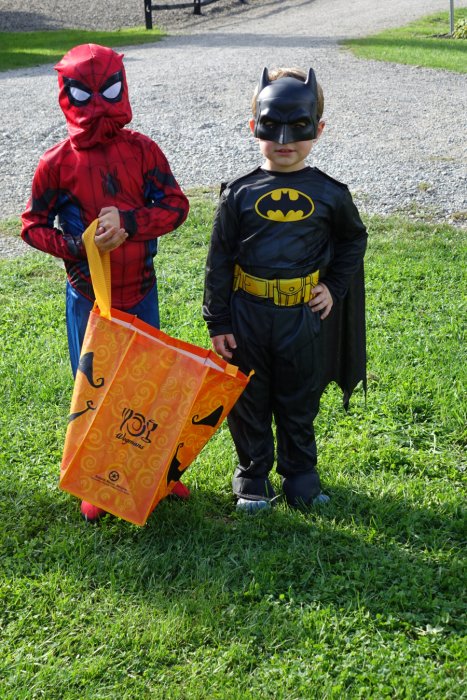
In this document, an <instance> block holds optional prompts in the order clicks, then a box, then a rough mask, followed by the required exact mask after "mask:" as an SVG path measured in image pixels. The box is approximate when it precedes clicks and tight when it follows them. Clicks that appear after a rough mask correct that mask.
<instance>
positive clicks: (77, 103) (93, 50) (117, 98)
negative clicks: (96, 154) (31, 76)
mask: <svg viewBox="0 0 467 700" xmlns="http://www.w3.org/2000/svg"><path fill="white" fill-rule="evenodd" d="M122 59H123V54H117V53H115V51H112V49H109V48H107V47H105V46H98V45H97V44H83V45H82V46H75V48H74V49H71V51H69V52H68V53H67V54H65V56H64V57H63V58H62V60H61V61H59V63H57V65H56V66H55V70H56V71H57V72H58V84H59V87H60V93H59V102H60V107H61V108H62V111H63V113H64V115H65V118H66V121H67V126H68V134H69V136H70V140H71V142H72V144H73V147H74V148H77V149H82V148H92V147H93V146H96V145H98V144H102V143H106V142H107V141H110V139H112V138H113V137H114V136H115V135H116V134H117V133H118V132H119V131H120V129H122V128H123V127H124V126H125V124H128V122H130V121H131V117H132V113H131V106H130V103H129V100H128V86H127V83H126V76H125V68H124V66H123V60H122Z"/></svg>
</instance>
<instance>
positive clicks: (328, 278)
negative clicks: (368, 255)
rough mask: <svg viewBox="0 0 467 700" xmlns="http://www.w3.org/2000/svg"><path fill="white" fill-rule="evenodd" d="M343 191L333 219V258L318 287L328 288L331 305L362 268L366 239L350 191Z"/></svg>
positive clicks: (363, 227)
mask: <svg viewBox="0 0 467 700" xmlns="http://www.w3.org/2000/svg"><path fill="white" fill-rule="evenodd" d="M342 187H343V192H342V198H341V200H340V203H339V205H338V206H337V207H336V211H335V216H334V225H333V229H334V233H333V248H334V254H333V258H332V260H331V263H330V265H329V267H328V268H327V270H326V273H325V275H324V277H323V278H322V279H321V280H320V285H321V286H326V287H327V289H328V290H329V292H330V293H331V295H332V298H333V300H334V301H335V300H336V299H342V298H343V297H344V296H345V294H346V292H347V289H348V286H349V284H350V280H351V279H352V276H353V275H354V274H355V273H356V272H357V270H358V269H359V268H360V266H361V264H362V261H363V257H364V255H365V250H366V245H367V238H368V234H367V231H366V228H365V225H364V224H363V222H362V220H361V218H360V215H359V213H358V210H357V207H356V206H355V204H354V203H353V200H352V196H351V194H350V192H349V190H348V189H347V187H345V186H342ZM318 286H319V285H317V287H316V289H318Z"/></svg>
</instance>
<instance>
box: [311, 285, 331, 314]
mask: <svg viewBox="0 0 467 700" xmlns="http://www.w3.org/2000/svg"><path fill="white" fill-rule="evenodd" d="M333 304H334V302H333V300H332V296H331V292H330V291H329V289H328V288H327V287H326V285H325V284H323V283H322V282H321V283H320V284H317V285H316V287H315V288H314V289H313V299H310V301H309V302H308V306H309V307H310V309H311V310H312V311H314V312H316V311H321V312H322V313H321V314H320V318H321V320H324V319H325V318H327V316H329V314H330V313H331V309H332V305H333Z"/></svg>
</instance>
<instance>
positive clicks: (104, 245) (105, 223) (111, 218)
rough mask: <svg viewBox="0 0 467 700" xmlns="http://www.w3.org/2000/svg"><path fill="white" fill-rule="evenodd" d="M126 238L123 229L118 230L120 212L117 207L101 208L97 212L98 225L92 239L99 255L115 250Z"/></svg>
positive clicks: (126, 235) (126, 234)
mask: <svg viewBox="0 0 467 700" xmlns="http://www.w3.org/2000/svg"><path fill="white" fill-rule="evenodd" d="M127 238H128V233H127V232H126V231H125V229H123V228H120V212H119V211H118V209H117V207H103V208H102V209H101V210H100V212H99V225H98V227H97V232H96V236H95V238H94V240H95V243H96V246H97V247H98V249H99V251H100V252H101V253H106V252H109V251H111V250H115V249H116V248H118V247H119V246H121V245H122V243H124V242H125V241H126V239H127Z"/></svg>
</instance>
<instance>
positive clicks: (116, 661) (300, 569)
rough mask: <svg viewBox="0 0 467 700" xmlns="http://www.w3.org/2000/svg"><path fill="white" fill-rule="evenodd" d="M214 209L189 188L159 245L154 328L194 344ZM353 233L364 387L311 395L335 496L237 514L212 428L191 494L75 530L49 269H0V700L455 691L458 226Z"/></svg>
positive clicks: (63, 367)
mask: <svg viewBox="0 0 467 700" xmlns="http://www.w3.org/2000/svg"><path fill="white" fill-rule="evenodd" d="M212 214H213V202H212V200H211V198H210V196H209V195H202V194H200V193H198V194H197V195H196V196H194V197H193V198H192V211H191V214H190V217H189V219H188V222H187V223H186V224H185V225H184V226H183V227H182V228H181V229H180V230H179V231H178V232H176V233H174V234H170V235H169V236H166V237H164V238H163V239H162V240H161V244H160V253H159V255H158V271H159V293H160V298H161V318H162V327H163V330H165V331H166V332H168V333H171V334H173V335H176V336H179V337H181V338H183V339H185V340H188V341H190V342H195V343H199V344H201V345H205V346H207V344H208V337H207V333H206V330H205V327H204V323H203V321H202V319H201V314H200V305H201V296H202V285H203V279H202V278H203V267H204V261H205V256H206V250H207V242H208V236H209V231H210V224H211V220H212ZM367 223H368V225H369V233H370V244H369V250H368V254H367V260H366V273H367V290H368V295H367V298H368V351H369V367H368V370H369V391H368V397H367V400H366V402H365V399H364V396H363V393H362V392H361V390H360V391H357V393H356V395H355V396H354V397H353V399H352V401H351V410H350V413H349V414H345V412H344V411H343V410H342V408H341V404H340V397H339V394H338V391H337V389H336V388H335V387H329V389H328V391H327V392H326V394H325V397H324V399H323V401H322V409H321V412H320V415H319V418H318V420H317V425H316V429H317V434H318V449H319V455H320V471H321V475H322V479H323V482H324V484H325V489H326V492H327V493H329V494H330V495H331V497H332V500H331V503H330V504H329V505H328V506H326V507H321V508H320V509H316V510H314V511H313V512H311V513H309V514H303V513H299V512H292V511H291V510H288V509H287V508H286V507H285V506H284V505H283V504H279V505H278V506H277V507H276V508H275V509H274V510H273V511H272V512H271V513H269V514H259V515H257V516H255V517H248V516H244V515H243V516H242V515H238V514H236V513H235V511H234V506H233V500H232V497H231V494H230V479H231V475H232V470H233V466H234V464H235V456H234V451H233V448H232V443H231V440H230V436H229V434H228V430H227V428H226V426H225V425H224V426H222V427H221V429H220V430H219V431H218V432H217V433H216V435H215V436H214V438H213V439H212V440H211V441H210V442H209V443H208V445H207V446H206V447H205V449H204V450H203V451H202V453H201V454H200V456H199V457H198V458H197V460H196V461H195V463H194V464H193V465H192V466H191V467H190V468H189V470H188V472H187V473H186V476H185V478H184V481H185V483H187V484H188V485H189V486H190V487H191V488H192V491H193V496H192V499H191V500H190V501H189V502H187V503H176V502H171V503H169V502H163V503H162V504H160V506H159V507H158V508H157V509H156V511H155V512H154V513H153V515H152V516H151V517H150V519H149V521H148V524H147V525H146V527H144V528H138V527H136V526H132V525H130V524H128V523H126V522H124V521H121V520H118V519H116V518H112V517H106V518H105V519H104V520H103V521H102V522H101V523H99V524H98V525H96V526H86V525H85V524H84V522H82V521H81V519H80V516H79V504H78V501H77V499H74V498H73V497H72V496H70V495H68V494H66V493H64V492H62V491H60V490H59V489H58V484H57V482H58V471H59V463H60V458H61V452H62V447H63V439H64V435H65V430H66V422H67V415H68V410H69V402H70V398H71V391H72V381H71V376H70V374H71V373H70V370H69V366H68V357H67V348H66V337H65V323H64V272H63V270H62V268H61V267H60V265H59V264H57V262H56V261H55V260H53V259H51V258H49V257H47V256H45V255H43V254H41V253H37V252H31V253H30V254H28V255H27V256H26V257H24V258H21V259H16V260H12V261H11V260H10V261H0V293H1V298H2V303H1V305H0V332H1V338H2V346H3V352H2V354H1V357H0V381H1V386H2V397H3V400H2V402H1V405H0V489H1V498H0V522H1V527H2V537H1V540H0V567H1V576H0V630H1V636H0V678H2V681H1V693H0V696H1V698H2V700H22V699H24V700H26V699H27V700H31V699H35V698H46V699H47V700H75V699H76V700H78V699H80V700H100V699H102V700H104V699H106V700H107V699H112V700H113V699H115V700H133V699H135V698H137V699H138V700H145V699H146V698H147V699H148V700H149V699H150V698H151V700H158V699H161V700H162V699H164V700H167V699H168V700H170V699H177V700H206V699H208V698H209V699H211V698H218V699H226V700H237V699H238V700H240V699H241V700H245V699H248V700H249V699H253V698H254V699H255V700H256V699H257V698H270V699H271V700H304V699H308V698H310V699H312V700H315V699H323V700H324V699H335V700H342V699H343V698H345V699H346V700H347V699H348V698H362V699H363V698H364V699H365V700H366V699H367V698H375V699H377V700H380V699H382V698H383V699H385V698H387V699H388V700H389V699H391V700H392V699H394V698H411V699H412V698H420V699H423V700H425V699H426V698H432V699H433V700H441V699H443V700H447V699H450V698H452V700H454V699H455V700H459V698H461V697H462V688H461V684H462V677H463V669H465V661H466V646H465V631H466V628H465V597H463V594H464V592H465V591H464V588H465V558H464V551H465V550H464V549H463V545H464V544H465V540H463V538H464V537H465V510H464V492H463V491H462V480H463V478H464V471H463V470H464V469H465V452H464V451H463V450H464V448H465V438H466V423H467V421H466V401H465V386H466V376H465V374H466V347H467V345H466V343H465V315H464V317H463V313H464V312H465V307H464V302H465V298H464V299H462V298H461V293H462V291H464V292H465V276H464V275H465V273H464V270H465V269H466V263H467V260H466V257H467V256H466V246H465V232H463V231H461V230H459V229H454V228H450V227H449V226H444V225H436V226H435V225H422V224H415V223H407V222H406V221H404V220H401V219H395V218H394V219H380V218H376V217H374V218H371V219H369V220H367ZM1 228H2V227H1V226H0V229H1ZM12 228H14V227H13V226H12V225H11V224H10V226H9V229H10V235H11V233H12ZM274 481H275V484H276V486H277V480H276V478H275V475H274Z"/></svg>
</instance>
